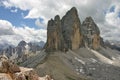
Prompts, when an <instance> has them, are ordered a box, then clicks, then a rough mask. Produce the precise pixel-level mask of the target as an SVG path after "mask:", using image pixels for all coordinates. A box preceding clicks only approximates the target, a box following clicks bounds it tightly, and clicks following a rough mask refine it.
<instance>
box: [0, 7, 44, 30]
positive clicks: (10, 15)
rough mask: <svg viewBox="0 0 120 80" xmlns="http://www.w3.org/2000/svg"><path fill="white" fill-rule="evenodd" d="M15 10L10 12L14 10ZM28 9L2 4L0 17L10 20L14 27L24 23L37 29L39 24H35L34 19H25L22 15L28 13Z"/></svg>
mask: <svg viewBox="0 0 120 80" xmlns="http://www.w3.org/2000/svg"><path fill="white" fill-rule="evenodd" d="M15 10H16V12H12V11H15ZM28 12H29V11H28V10H26V11H23V10H20V9H19V8H17V9H16V8H15V7H11V8H5V7H4V6H0V19H3V20H7V21H9V22H11V23H12V24H13V25H14V26H16V27H20V26H21V27H22V26H24V25H26V26H29V27H31V28H35V29H39V28H40V26H37V25H35V20H36V19H28V18H27V19H25V18H24V16H26V15H27V14H28ZM39 20H40V21H42V19H41V18H39Z"/></svg>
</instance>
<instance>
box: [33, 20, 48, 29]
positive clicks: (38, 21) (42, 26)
mask: <svg viewBox="0 0 120 80" xmlns="http://www.w3.org/2000/svg"><path fill="white" fill-rule="evenodd" d="M35 25H36V26H38V27H41V28H46V25H45V22H44V21H40V19H36V21H35Z"/></svg>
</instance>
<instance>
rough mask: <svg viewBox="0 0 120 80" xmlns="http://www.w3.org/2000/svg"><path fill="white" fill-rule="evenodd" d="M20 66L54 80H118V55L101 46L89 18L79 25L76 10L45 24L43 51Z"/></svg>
mask: <svg viewBox="0 0 120 80" xmlns="http://www.w3.org/2000/svg"><path fill="white" fill-rule="evenodd" d="M21 65H22V66H26V67H32V68H35V70H36V71H37V73H38V74H39V75H43V76H44V75H45V74H46V73H48V74H50V75H51V76H52V78H53V79H55V80H119V79H120V75H119V74H120V52H119V51H117V50H114V49H111V48H110V47H108V46H107V45H106V44H105V43H104V41H103V38H102V37H101V36H100V30H99V27H98V26H97V24H96V23H95V21H94V20H93V19H92V17H87V18H86V19H85V20H84V21H83V22H82V23H81V21H80V19H79V17H78V12H77V9H76V8H75V7H73V8H71V9H70V10H69V11H68V12H67V13H66V14H65V16H63V17H62V18H61V19H60V17H59V15H56V16H55V18H54V19H50V20H49V21H48V25H47V42H46V44H45V46H44V49H43V50H42V51H41V52H40V53H39V54H37V55H35V56H32V57H30V58H29V59H27V60H26V61H25V62H24V63H22V64H21Z"/></svg>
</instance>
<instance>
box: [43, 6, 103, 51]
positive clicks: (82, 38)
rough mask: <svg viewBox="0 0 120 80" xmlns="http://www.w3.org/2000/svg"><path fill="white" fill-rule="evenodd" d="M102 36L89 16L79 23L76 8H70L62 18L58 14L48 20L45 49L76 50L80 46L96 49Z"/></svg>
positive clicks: (100, 42)
mask: <svg viewBox="0 0 120 80" xmlns="http://www.w3.org/2000/svg"><path fill="white" fill-rule="evenodd" d="M101 40H102V38H101V37H100V30H99V28H98V27H97V25H96V24H95V22H94V21H93V19H92V18H91V17H87V18H86V19H85V20H84V21H83V23H82V24H81V22H80V19H79V17H78V13H77V9H76V8H75V7H73V8H71V9H70V10H69V11H68V12H67V13H66V14H65V16H63V18H62V19H60V17H59V15H57V16H55V18H54V19H51V20H49V21H48V25H47V42H46V45H45V49H46V51H57V50H60V51H67V50H68V49H71V50H76V49H79V48H80V47H90V48H93V49H98V48H99V47H100V46H101V45H102V42H103V41H101Z"/></svg>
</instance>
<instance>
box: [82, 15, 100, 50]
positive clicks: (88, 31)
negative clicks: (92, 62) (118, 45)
mask: <svg viewBox="0 0 120 80" xmlns="http://www.w3.org/2000/svg"><path fill="white" fill-rule="evenodd" d="M82 34H83V36H84V43H85V46H88V47H90V48H93V49H98V48H99V47H100V42H101V41H100V39H101V37H100V30H99V28H98V26H97V25H96V24H95V22H94V21H93V19H92V18H91V17H87V18H86V19H85V20H84V21H83V23H82Z"/></svg>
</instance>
